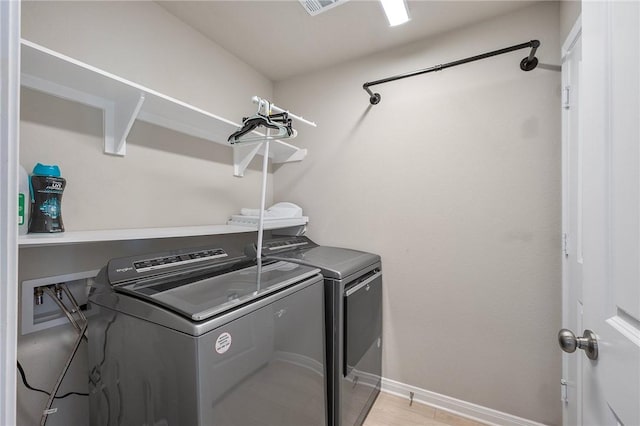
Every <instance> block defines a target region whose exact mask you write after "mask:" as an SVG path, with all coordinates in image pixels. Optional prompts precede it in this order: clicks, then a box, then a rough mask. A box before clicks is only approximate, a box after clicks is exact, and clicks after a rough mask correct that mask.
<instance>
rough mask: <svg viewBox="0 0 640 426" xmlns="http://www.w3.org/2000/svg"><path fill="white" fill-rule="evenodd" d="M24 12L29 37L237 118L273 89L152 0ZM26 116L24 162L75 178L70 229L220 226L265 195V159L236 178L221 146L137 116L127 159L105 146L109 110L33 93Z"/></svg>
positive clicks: (67, 201) (29, 7)
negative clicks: (106, 150)
mask: <svg viewBox="0 0 640 426" xmlns="http://www.w3.org/2000/svg"><path fill="white" fill-rule="evenodd" d="M22 12H23V17H22V20H23V24H22V34H23V38H26V39H27V40H30V41H33V42H35V43H38V44H41V45H43V46H45V47H48V48H50V49H53V50H55V51H58V52H61V53H63V54H66V55H68V56H71V57H72V58H75V59H78V60H80V61H83V62H86V63H88V64H90V65H93V66H96V67H98V68H102V69H104V70H106V71H108V72H111V73H114V74H116V75H119V76H121V77H123V78H126V79H129V80H131V81H133V82H136V83H139V84H142V85H144V86H146V87H149V88H151V89H153V90H156V91H158V92H160V93H164V94H166V95H169V96H171V97H174V98H176V99H179V100H182V101H184V102H187V103H191V104H192V105H194V106H196V107H199V108H202V109H204V110H207V111H210V112H212V113H214V114H217V115H219V116H222V117H225V118H227V119H229V120H233V121H240V119H241V117H243V116H245V115H247V114H250V113H252V112H253V111H255V105H253V104H252V103H251V96H253V95H259V96H263V97H266V98H271V97H272V90H273V85H272V83H271V82H270V81H269V80H267V79H266V78H264V77H262V76H261V75H260V74H258V73H257V72H256V71H255V70H253V69H252V68H250V67H249V66H248V65H246V64H244V63H243V62H241V61H239V60H238V59H237V58H236V57H234V56H232V55H231V54H230V53H229V52H226V51H225V50H223V49H222V48H220V47H219V46H218V45H216V44H215V43H213V42H211V41H210V40H208V39H206V38H205V37H204V36H202V35H201V34H200V33H198V32H197V31H195V30H193V29H191V28H190V27H187V26H186V25H185V24H184V23H182V22H181V21H179V20H178V19H177V18H175V17H173V16H172V15H170V14H168V13H167V12H166V11H165V10H164V9H162V8H161V7H159V6H157V5H156V4H155V3H153V2H25V3H24V4H23V11H22ZM21 115H22V126H21V129H20V131H21V144H20V162H21V164H22V165H23V166H24V167H25V168H26V169H27V170H28V171H30V170H31V169H32V168H33V166H34V165H35V163H36V162H37V161H39V162H42V163H50V164H51V163H53V164H58V165H59V166H60V168H61V171H62V174H63V176H64V177H65V178H67V180H68V185H67V188H66V190H65V194H64V201H63V218H64V221H65V225H66V228H67V230H85V229H114V228H134V227H154V226H183V225H206V224H221V223H225V222H226V220H227V219H228V218H229V216H230V215H231V214H233V213H237V212H238V210H239V209H240V207H250V206H253V207H255V206H257V205H258V203H259V201H260V173H259V171H258V170H256V169H257V168H259V166H260V161H259V160H258V159H255V161H254V164H253V165H254V166H255V167H253V169H251V170H249V171H248V172H247V173H246V175H245V177H244V178H241V179H240V178H236V177H234V176H233V168H232V163H231V161H232V160H231V156H232V153H231V149H229V148H227V147H224V146H222V145H218V144H215V143H211V142H208V141H204V140H200V139H197V138H192V137H188V136H185V135H181V134H179V133H175V132H172V131H168V130H165V129H161V128H158V127H155V126H152V125H149V124H145V123H142V122H136V124H135V125H134V127H133V130H132V133H131V134H130V136H129V138H128V145H127V156H126V157H124V158H121V157H114V156H110V155H102V154H101V152H102V145H103V142H102V140H103V132H102V115H101V112H100V111H99V110H95V109H92V108H87V107H84V106H81V105H79V104H77V103H73V102H67V101H62V100H60V99H58V98H54V97H51V96H47V95H42V94H40V93H37V92H33V91H30V90H23V102H22V111H21ZM271 186H272V185H271V182H270V183H269V188H270V189H271ZM97 189H98V190H97ZM270 201H271V197H269V199H268V202H270ZM150 213H151V214H150Z"/></svg>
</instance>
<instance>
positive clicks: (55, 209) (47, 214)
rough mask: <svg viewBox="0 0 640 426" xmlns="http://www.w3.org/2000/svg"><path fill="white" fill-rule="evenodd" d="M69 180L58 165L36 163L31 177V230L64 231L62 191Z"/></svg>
mask: <svg viewBox="0 0 640 426" xmlns="http://www.w3.org/2000/svg"><path fill="white" fill-rule="evenodd" d="M66 184H67V181H66V180H65V179H64V178H63V177H61V176H60V168H59V167H58V166H56V165H46V164H40V163H38V164H36V166H35V167H34V168H33V173H32V175H31V176H30V177H29V192H30V195H31V215H30V217H29V232H30V233H31V232H32V233H52V232H63V231H64V225H63V223H62V193H63V192H64V187H65V186H66Z"/></svg>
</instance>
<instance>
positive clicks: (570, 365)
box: [560, 16, 582, 426]
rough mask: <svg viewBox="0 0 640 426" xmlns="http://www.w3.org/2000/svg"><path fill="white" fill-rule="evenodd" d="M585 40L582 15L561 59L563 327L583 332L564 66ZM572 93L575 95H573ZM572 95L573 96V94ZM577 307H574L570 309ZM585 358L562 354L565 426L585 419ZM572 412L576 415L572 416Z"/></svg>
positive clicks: (567, 40) (561, 385) (575, 25)
mask: <svg viewBox="0 0 640 426" xmlns="http://www.w3.org/2000/svg"><path fill="white" fill-rule="evenodd" d="M580 37H582V17H581V16H578V18H577V19H576V22H575V23H574V24H573V27H572V28H571V31H570V32H569V34H568V35H567V38H566V39H565V41H564V43H563V44H562V49H561V58H562V64H563V69H562V87H561V90H562V92H563V93H562V103H563V105H561V108H562V247H563V248H562V328H568V329H570V330H577V329H581V327H582V324H581V322H582V321H579V316H581V312H576V310H578V309H580V307H579V304H578V303H577V302H578V301H577V300H575V299H576V298H575V297H574V296H575V295H577V294H578V292H577V289H575V288H574V286H575V285H576V284H575V283H572V282H571V280H570V276H569V258H568V256H569V255H571V256H574V257H575V256H577V253H568V246H569V238H570V236H569V229H570V221H571V217H570V215H569V213H570V211H569V209H568V206H569V204H570V202H571V200H570V196H571V192H570V191H569V185H570V174H569V162H570V155H569V154H570V152H569V151H570V150H569V137H570V134H571V132H570V129H569V120H568V117H567V115H568V114H567V111H568V110H567V109H565V106H564V102H565V92H564V91H565V89H566V86H565V84H566V83H567V82H566V78H567V77H566V74H565V73H566V72H567V71H566V68H565V67H564V63H565V58H566V57H567V55H568V54H569V53H570V52H571V50H572V49H573V47H574V46H575V44H576V43H577V42H578V40H579V39H580ZM570 93H571V92H570ZM569 96H570V94H569ZM570 305H574V306H570ZM580 361H581V358H580V357H576V356H575V355H574V356H571V355H570V354H565V353H563V354H562V377H561V380H560V389H561V397H562V401H563V406H562V423H563V425H565V426H570V425H569V421H568V419H571V418H572V419H579V420H581V418H582V407H581V403H582V374H581V371H580V370H581V363H580ZM571 369H573V370H574V371H573V375H572V374H569V372H570V370H571ZM572 376H575V378H576V383H575V387H572V386H571V385H572V384H571V383H567V381H566V379H567V377H572ZM574 389H575V392H576V395H575V404H573V405H571V404H569V392H571V391H574ZM569 413H572V414H569Z"/></svg>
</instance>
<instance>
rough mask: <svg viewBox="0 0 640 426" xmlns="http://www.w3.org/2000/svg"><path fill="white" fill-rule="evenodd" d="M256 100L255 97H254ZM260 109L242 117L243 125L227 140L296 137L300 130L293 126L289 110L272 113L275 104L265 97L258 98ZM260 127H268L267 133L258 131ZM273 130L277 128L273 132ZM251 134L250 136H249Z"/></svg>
mask: <svg viewBox="0 0 640 426" xmlns="http://www.w3.org/2000/svg"><path fill="white" fill-rule="evenodd" d="M254 101H255V99H254ZM257 104H258V110H257V111H256V113H255V114H254V115H252V116H250V117H243V118H242V127H241V128H240V129H238V130H237V131H236V132H234V133H233V134H231V135H230V136H229V138H228V139H227V141H228V142H229V143H231V144H235V143H239V142H262V141H265V140H273V139H287V138H295V137H296V136H297V134H298V132H297V131H296V130H295V129H293V127H291V121H292V120H291V118H289V112H288V111H282V112H279V113H275V114H272V113H271V110H272V107H273V105H272V104H271V103H270V102H269V101H266V100H264V99H259V98H258V99H257ZM258 127H265V128H267V130H268V131H267V134H266V135H265V134H261V133H259V132H257V131H256V129H257V128H258ZM271 130H277V132H273V131H271ZM247 135H249V136H247Z"/></svg>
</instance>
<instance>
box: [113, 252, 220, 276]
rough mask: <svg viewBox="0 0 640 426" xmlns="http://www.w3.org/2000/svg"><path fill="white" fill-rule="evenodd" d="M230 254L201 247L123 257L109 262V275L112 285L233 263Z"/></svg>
mask: <svg viewBox="0 0 640 426" xmlns="http://www.w3.org/2000/svg"><path fill="white" fill-rule="evenodd" d="M231 260H232V259H230V258H229V255H228V253H227V252H226V251H225V250H224V249H222V248H219V247H200V248H190V249H180V250H172V251H169V252H163V253H155V254H151V255H140V256H132V257H122V258H118V259H112V260H111V261H109V266H108V274H109V281H110V282H111V284H112V285H113V284H118V283H123V282H129V281H131V280H134V279H140V278H144V277H146V276H151V275H157V274H158V273H160V272H170V271H172V270H174V269H175V270H182V269H187V268H190V267H193V268H197V267H199V266H201V265H202V266H204V265H216V264H218V263H224V262H228V261H231Z"/></svg>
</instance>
